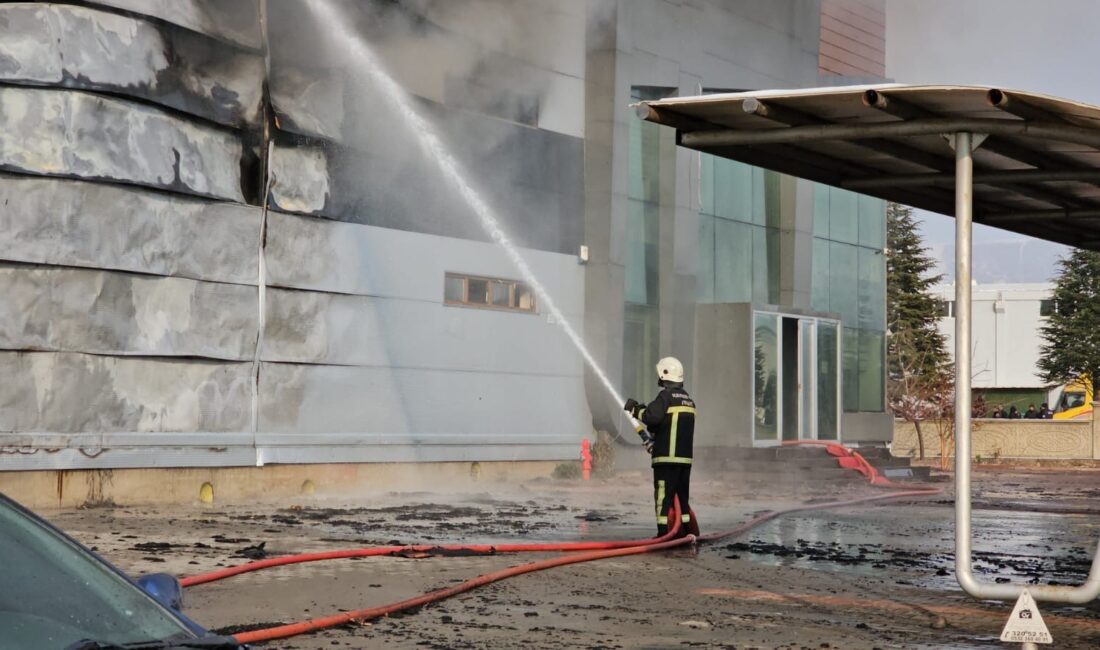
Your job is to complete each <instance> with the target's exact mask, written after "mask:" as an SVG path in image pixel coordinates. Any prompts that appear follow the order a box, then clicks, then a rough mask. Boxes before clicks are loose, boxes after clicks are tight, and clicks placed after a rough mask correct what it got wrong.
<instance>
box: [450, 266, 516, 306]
mask: <svg viewBox="0 0 1100 650" xmlns="http://www.w3.org/2000/svg"><path fill="white" fill-rule="evenodd" d="M443 302H444V303H446V304H448V305H462V306H466V307H482V308H485V309H500V310H507V311H522V312H529V313H535V311H536V309H535V294H534V292H533V291H531V287H529V286H528V285H527V284H526V283H524V282H520V281H518V280H505V279H503V278H486V277H480V276H473V275H463V274H461V273H447V274H446V276H445V277H444V280H443Z"/></svg>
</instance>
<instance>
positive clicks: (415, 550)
mask: <svg viewBox="0 0 1100 650" xmlns="http://www.w3.org/2000/svg"><path fill="white" fill-rule="evenodd" d="M783 444H784V445H799V444H819V445H823V446H825V448H826V451H827V452H828V453H829V454H830V455H832V456H836V457H837V458H838V461H839V462H840V465H841V466H842V467H846V468H849V469H854V470H856V471H859V472H860V473H862V474H863V475H864V476H866V477H867V478H868V479H869V480H870V482H871V483H872V485H876V486H881V487H888V488H900V489H901V490H900V491H898V492H891V493H889V494H879V495H874V496H868V497H860V498H856V499H845V500H841V501H829V502H824V503H816V504H809V505H802V506H795V507H792V508H786V509H782V510H773V511H770V512H767V513H764V514H762V515H759V516H757V517H755V518H753V519H751V520H749V521H748V522H746V523H744V524H742V525H740V526H738V527H736V528H734V529H732V530H727V531H721V532H717V533H711V534H709V535H703V536H700V537H699V538H698V539H696V538H695V537H694V536H692V535H688V536H686V537H681V538H678V539H674V537H675V536H676V535H677V534H678V532H679V528H680V516H679V512H680V509H679V504H678V503H675V504H674V510H673V513H674V514H673V518H674V519H673V520H674V522H675V524H674V525H673V528H672V529H671V530H670V531H669V532H668V533H666V534H665V535H663V536H662V537H659V538H654V539H648V540H628V541H608V542H557V543H555V542H551V543H542V544H492V545H490V544H468V545H462V544H453V545H411V546H377V547H369V548H360V549H347V550H337V551H326V552H320V553H304V554H299V555H289V556H285V557H278V558H270V559H266V560H257V561H255V562H249V563H247V564H243V565H240V566H236V567H228V568H226V569H221V570H218V571H213V572H211V573H206V574H202V575H197V576H191V577H189V578H184V579H182V580H181V581H180V582H181V584H182V585H183V586H185V587H189V586H193V585H199V584H203V583H207V582H214V581H216V580H222V579H224V578H228V577H231V576H235V575H240V574H242V573H248V572H251V571H258V570H261V569H266V568H271V567H275V566H284V565H288V564H299V563H303V562H317V561H321V560H333V559H341V558H353V557H373V556H395V555H396V556H415V557H426V556H431V555H447V554H451V553H461V554H462V555H492V554H496V553H515V552H554V551H583V552H578V553H573V554H571V555H566V556H564V557H557V558H551V559H548V560H541V561H538V562H531V563H528V564H523V565H519V566H514V567H510V568H507V569H502V570H499V571H494V572H491V573H486V574H484V575H481V576H478V577H476V578H473V579H471V580H467V581H466V582H463V583H460V584H457V585H454V586H452V587H447V588H445V589H439V590H436V591H432V592H429V593H426V594H423V595H420V596H417V597H415V598H410V599H407V600H403V601H400V602H396V603H391V604H388V605H382V606H378V607H372V608H367V609H360V610H355V611H350V612H342V613H340V614H335V615H332V616H325V617H321V618H315V619H311V620H308V621H302V622H299V623H291V624H288V625H279V626H275V627H270V628H265V629H261V630H253V631H249V632H241V633H238V634H235V635H234V636H233V638H234V639H236V640H237V641H238V642H240V643H256V642H260V641H271V640H274V639H282V638H287V637H291V636H297V635H299V634H305V633H307V632H312V631H316V630H320V629H324V628H328V627H334V626H337V625H343V624H345V623H348V622H350V621H355V620H370V619H374V618H379V617H382V616H387V615H389V614H393V613H395V612H399V611H404V610H408V609H413V608H417V607H421V606H423V605H426V604H429V603H433V602H437V601H440V600H444V599H446V598H450V597H452V596H456V595H458V594H461V593H465V592H467V591H470V590H472V589H476V588H478V587H481V586H484V585H487V584H491V583H493V582H497V581H500V580H504V579H506V578H511V577H514V576H518V575H523V574H525V573H532V572H535V571H543V570H546V569H551V568H554V567H559V566H564V565H567V564H577V563H581V562H591V561H593V560H601V559H605V558H611V557H621V556H626V555H638V554H641V553H649V552H652V551H657V550H663V549H668V548H674V547H677V546H683V545H686V544H692V543H694V542H696V541H699V542H713V541H717V540H720V539H724V538H727V537H732V536H735V535H740V534H742V533H745V532H747V531H748V530H751V529H752V528H755V527H757V526H760V525H761V524H764V523H765V522H768V521H771V520H772V519H775V518H777V517H779V516H782V515H786V514H792V513H796V512H806V511H811V510H824V509H829V508H838V507H843V506H850V505H858V504H863V503H872V502H877V501H885V500H890V499H898V498H903V497H918V496H930V495H934V494H939V493H940V492H941V490H939V489H938V488H918V489H909V488H908V486H903V485H899V484H896V483H893V482H891V481H889V480H888V479H886V478H885V477H882V476H881V475H880V474H879V473H878V471H877V470H876V469H875V468H874V467H873V466H871V464H870V463H868V462H867V460H866V459H864V458H863V456H861V455H860V454H859V453H858V452H853V451H851V450H850V449H848V448H846V447H844V446H842V445H840V444H838V443H827V442H817V441H794V442H785V443H783Z"/></svg>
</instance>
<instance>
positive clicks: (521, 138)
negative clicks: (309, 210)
mask: <svg viewBox="0 0 1100 650" xmlns="http://www.w3.org/2000/svg"><path fill="white" fill-rule="evenodd" d="M337 6H338V8H339V10H340V11H341V14H342V16H343V17H344V19H345V20H346V21H347V22H346V23H345V24H346V25H347V26H348V27H349V29H350V30H351V31H352V32H353V33H355V34H356V35H357V36H359V37H360V38H363V39H364V40H365V41H366V42H368V43H370V44H371V47H372V48H373V49H374V50H375V51H376V52H377V53H378V56H379V59H380V60H381V62H382V64H383V65H384V66H385V67H386V68H387V69H388V70H389V71H391V73H392V74H393V76H394V77H395V79H396V80H397V81H398V83H399V84H400V85H401V86H402V88H403V89H405V90H406V91H408V92H409V93H410V94H412V95H414V96H415V97H417V98H418V99H419V106H418V110H419V111H420V112H421V113H423V114H425V115H427V116H428V118H429V119H430V120H431V121H432V123H433V125H434V126H435V128H436V129H437V130H438V131H439V132H440V135H441V138H442V139H443V140H444V141H445V143H446V144H447V145H448V147H449V148H450V149H451V150H452V151H453V152H454V153H455V155H456V157H457V158H458V160H459V162H460V163H461V164H462V166H463V167H464V168H465V169H466V170H468V171H469V173H470V174H471V175H472V176H474V177H476V178H478V180H479V183H480V184H481V185H482V187H484V188H485V191H486V193H487V194H488V198H489V200H490V202H491V203H492V204H493V205H494V206H497V207H498V209H499V210H500V211H501V212H502V213H504V215H505V221H506V222H507V223H508V224H509V226H512V227H510V230H511V231H512V232H515V233H516V234H517V240H518V242H517V243H519V244H520V245H521V246H525V247H533V248H539V249H543V250H551V251H556V252H561V253H575V252H576V251H577V247H578V245H579V244H580V238H581V235H582V224H583V150H584V149H583V141H582V140H581V136H582V134H583V120H584V103H583V102H584V92H583V88H584V82H583V77H584V42H585V40H584V39H585V20H586V16H585V5H584V3H583V2H580V1H579V0H571V1H570V2H562V3H546V2H515V3H513V2H504V1H503V0H470V1H467V2H439V1H434V0H413V1H405V2H393V1H386V0H371V1H369V2H356V3H338V5H337ZM269 14H270V18H269V23H270V28H269V31H270V37H269V38H270V42H271V53H272V54H271V55H272V85H273V89H274V90H273V95H274V101H275V104H276V107H277V108H278V107H279V105H280V103H283V104H286V103H288V102H296V103H298V104H299V105H302V106H303V108H304V110H305V112H307V113H309V114H310V115H311V116H312V117H316V118H318V120H319V121H324V120H321V118H325V117H327V118H328V119H327V121H328V122H329V124H326V125H325V126H326V127H327V132H321V133H317V131H318V130H319V129H317V128H314V129H309V128H306V129H301V128H299V129H297V130H298V131H299V132H303V131H304V132H307V133H312V134H314V135H322V136H324V139H325V141H326V142H325V143H324V146H325V149H326V153H327V155H328V158H329V170H330V173H331V174H332V175H333V184H332V185H333V189H332V192H331V197H332V200H331V201H330V203H329V204H328V205H327V206H326V207H325V209H324V214H325V215H326V216H330V217H333V218H337V219H341V220H346V221H356V222H361V223H371V224H373V225H379V226H385V227H392V228H399V229H405V230H417V231H423V232H431V233H435V234H441V235H446V236H453V237H461V238H466V239H480V240H482V241H487V240H486V239H485V236H484V234H483V233H481V232H480V230H479V229H478V228H477V226H476V222H475V221H474V219H472V215H470V214H464V213H463V212H464V209H463V208H462V207H461V206H456V205H455V202H454V201H453V197H452V196H451V195H450V193H449V192H448V191H446V190H445V188H442V187H438V184H434V183H431V182H420V183H418V184H416V187H415V192H408V191H404V192H402V191H400V189H401V188H409V187H410V186H411V185H412V184H411V183H410V182H409V181H410V179H430V178H432V176H431V169H432V161H430V160H426V159H425V157H424V155H423V154H422V152H421V151H420V150H419V149H418V148H417V147H415V146H412V145H411V144H410V141H409V138H408V137H407V135H406V134H404V133H403V132H402V131H400V130H399V129H394V128H393V124H394V123H395V122H396V121H397V120H398V119H399V116H397V115H395V114H394V113H393V112H392V109H391V108H390V106H389V105H388V104H387V103H386V102H385V101H383V100H382V99H381V98H380V97H378V96H377V94H376V92H377V91H376V89H375V88H374V87H372V86H371V85H369V84H364V83H362V80H361V75H360V73H361V71H360V70H356V69H355V66H356V62H355V61H353V60H351V59H350V58H349V57H348V53H347V52H346V51H341V48H340V47H339V45H338V43H336V42H334V39H333V38H332V36H331V34H327V33H326V29H325V27H324V26H322V25H319V24H318V22H317V20H316V17H315V16H313V15H312V13H311V12H310V11H309V5H308V4H307V3H300V2H296V1H294V0H274V1H273V2H272V3H271V5H270V8H269ZM303 71H305V72H303ZM321 80H324V81H321ZM306 82H309V83H310V84H311V85H310V87H309V90H310V91H316V90H318V88H319V87H320V86H322V85H325V84H328V85H329V86H334V87H335V88H329V89H326V91H325V92H314V93H312V94H311V93H307V92H302V90H303V89H304V88H303V84H304V83H306ZM336 102H339V103H340V105H341V107H342V109H341V110H339V111H337V110H333V108H332V106H333V104H335V103H336ZM300 112H302V111H299V113H300ZM334 121H338V122H339V124H336V125H333V124H331V122H334ZM298 126H302V125H298ZM535 127H537V128H535ZM291 128H292V130H293V125H291Z"/></svg>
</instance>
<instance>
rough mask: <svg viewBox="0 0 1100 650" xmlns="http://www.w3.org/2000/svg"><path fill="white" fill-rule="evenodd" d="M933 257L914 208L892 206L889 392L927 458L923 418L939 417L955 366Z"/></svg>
mask: <svg viewBox="0 0 1100 650" xmlns="http://www.w3.org/2000/svg"><path fill="white" fill-rule="evenodd" d="M934 267H935V261H934V260H933V259H932V258H931V257H930V256H929V255H928V249H926V248H925V247H924V243H923V241H922V240H921V237H920V234H919V233H918V232H917V224H916V221H915V220H914V219H913V210H912V209H911V208H909V207H907V206H903V205H898V204H896V203H890V204H888V205H887V207H886V341H887V343H886V360H887V379H888V382H887V394H888V396H889V401H890V409H891V410H892V411H893V412H894V415H895V416H896V417H899V418H902V419H904V420H908V421H910V422H912V423H913V426H914V428H915V429H916V433H917V445H918V449H919V453H920V458H922V459H923V458H924V436H923V433H922V432H921V426H920V423H921V421H922V420H925V419H929V418H936V417H939V415H940V414H939V410H938V409H939V407H938V406H937V405H938V404H940V403H941V402H942V401H943V399H944V397H945V396H944V395H942V394H941V393H942V392H943V391H944V386H950V377H951V375H950V372H951V371H950V368H948V364H947V352H946V351H945V349H944V339H943V335H942V334H940V331H939V329H938V327H937V321H938V319H939V314H938V311H939V310H938V309H937V306H938V305H937V303H936V299H935V298H934V297H933V296H932V295H931V294H930V293H929V290H930V289H931V288H932V287H933V286H934V285H935V284H937V283H938V282H939V281H940V280H941V279H942V278H943V276H942V275H931V274H930V271H931V270H932V269H933V268H934Z"/></svg>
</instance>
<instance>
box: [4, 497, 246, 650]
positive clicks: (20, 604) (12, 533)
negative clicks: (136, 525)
mask: <svg viewBox="0 0 1100 650" xmlns="http://www.w3.org/2000/svg"><path fill="white" fill-rule="evenodd" d="M181 602H182V590H181V589H180V585H179V581H177V580H176V579H175V578H174V577H172V576H170V575H167V574H163V573H158V574H153V575H149V576H145V577H144V578H141V579H139V580H137V581H136V582H135V581H133V580H131V579H130V578H129V577H127V576H126V574H124V573H123V572H122V571H120V570H118V569H117V568H116V567H114V566H112V565H111V564H110V563H109V562H107V561H106V560H104V559H103V558H101V557H99V556H98V555H96V554H95V553H93V552H92V551H90V550H88V549H87V548H85V547H84V546H83V545H81V544H79V543H78V542H76V541H75V540H74V539H72V538H71V537H69V536H68V535H66V534H64V533H62V532H61V531H60V530H58V529H57V528H55V527H53V526H52V525H50V524H49V523H48V522H46V521H44V520H43V519H42V518H41V517H38V516H36V515H34V514H33V513H31V512H30V511H28V510H27V509H25V508H23V507H21V506H20V505H18V504H17V503H15V502H14V501H12V500H11V499H8V498H7V497H5V496H4V495H3V494H0V648H2V649H3V650H24V649H25V650H97V649H101V648H112V649H114V648H127V649H130V650H135V649H137V650H140V649H144V648H226V649H229V648H240V647H241V646H240V645H239V644H238V643H237V642H236V641H234V640H233V639H231V638H228V637H222V636H217V635H213V634H210V633H209V632H207V631H206V630H204V629H203V628H201V627H200V626H198V625H197V624H195V623H194V622H193V621H191V620H190V619H188V618H187V617H186V616H184V615H183V614H182V613H181V612H180V611H179V610H180V606H181Z"/></svg>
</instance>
